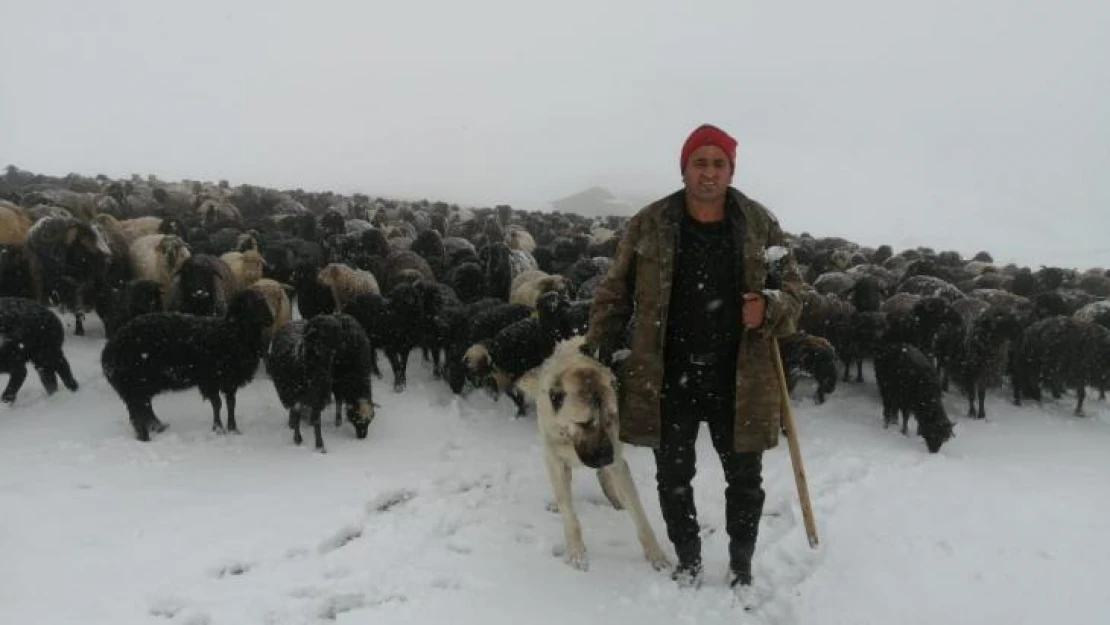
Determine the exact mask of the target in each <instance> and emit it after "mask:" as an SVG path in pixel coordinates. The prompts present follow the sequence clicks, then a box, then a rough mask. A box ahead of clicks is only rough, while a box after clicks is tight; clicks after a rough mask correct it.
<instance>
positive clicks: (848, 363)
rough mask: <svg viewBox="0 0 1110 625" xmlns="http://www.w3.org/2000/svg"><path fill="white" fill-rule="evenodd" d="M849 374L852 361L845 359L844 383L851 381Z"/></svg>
mask: <svg viewBox="0 0 1110 625" xmlns="http://www.w3.org/2000/svg"><path fill="white" fill-rule="evenodd" d="M851 372H852V359H851V358H845V359H844V381H845V382H851V381H852V376H851Z"/></svg>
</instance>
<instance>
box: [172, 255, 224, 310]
mask: <svg viewBox="0 0 1110 625" xmlns="http://www.w3.org/2000/svg"><path fill="white" fill-rule="evenodd" d="M236 284H237V283H236V280H235V276H234V275H233V274H232V273H231V268H230V267H228V266H227V263H225V262H224V261H223V260H222V259H220V258H217V257H215V256H211V255H208V254H193V255H192V256H190V257H189V258H187V259H185V262H184V263H182V264H181V267H179V268H178V269H177V272H176V273H175V274H174V277H173V283H172V284H171V285H170V304H169V309H170V310H172V311H174V312H181V313H186V314H189V315H208V316H216V317H222V316H223V315H224V313H226V312H227V300H228V295H229V293H230V292H231V291H233V290H234V289H235V288H236Z"/></svg>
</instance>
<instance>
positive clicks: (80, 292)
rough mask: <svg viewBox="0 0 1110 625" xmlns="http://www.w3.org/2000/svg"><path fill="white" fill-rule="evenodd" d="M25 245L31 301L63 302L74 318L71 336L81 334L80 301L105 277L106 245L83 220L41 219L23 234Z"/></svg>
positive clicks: (109, 253) (108, 252) (108, 257)
mask: <svg viewBox="0 0 1110 625" xmlns="http://www.w3.org/2000/svg"><path fill="white" fill-rule="evenodd" d="M25 245H26V247H27V253H28V258H29V260H30V269H31V288H32V293H33V294H34V299H35V300H36V301H38V302H40V303H44V304H45V303H46V302H47V301H49V300H50V298H51V297H53V296H58V297H59V298H60V299H63V300H66V301H67V303H68V304H69V305H70V306H71V307H72V309H73V312H74V316H75V329H74V333H75V334H77V335H79V336H80V335H83V334H84V333H85V328H84V323H83V321H84V314H85V304H84V301H83V300H84V297H85V295H86V294H87V293H91V292H92V287H94V286H95V284H96V283H97V281H98V280H100V279H102V278H103V277H104V276H105V275H106V274H107V271H108V267H109V263H110V261H111V259H112V251H111V249H109V247H108V242H107V241H105V240H104V237H103V236H101V234H100V233H99V232H97V231H96V230H94V229H93V228H92V226H90V225H89V224H87V223H85V222H83V221H79V220H77V219H74V218H72V217H45V218H43V219H40V220H39V221H38V222H37V223H35V225H34V226H32V227H31V229H30V230H29V231H28V232H27V241H26V244H25ZM67 293H68V295H69V297H63V296H65V295H66V294H67ZM70 300H71V301H70Z"/></svg>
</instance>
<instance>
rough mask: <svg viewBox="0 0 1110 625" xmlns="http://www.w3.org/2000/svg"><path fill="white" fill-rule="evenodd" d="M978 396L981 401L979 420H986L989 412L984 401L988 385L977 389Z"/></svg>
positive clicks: (981, 385)
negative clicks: (984, 405)
mask: <svg viewBox="0 0 1110 625" xmlns="http://www.w3.org/2000/svg"><path fill="white" fill-rule="evenodd" d="M976 394H977V395H978V399H979V415H978V418H980V419H986V418H987V410H986V408H984V407H983V401H984V400H985V399H986V397H987V385H986V384H979V385H978V388H977V389H976Z"/></svg>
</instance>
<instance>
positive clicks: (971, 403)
mask: <svg viewBox="0 0 1110 625" xmlns="http://www.w3.org/2000/svg"><path fill="white" fill-rule="evenodd" d="M967 416H969V417H971V418H972V419H974V418H975V417H976V412H975V384H974V383H972V385H971V388H969V389H968V390H967Z"/></svg>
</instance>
